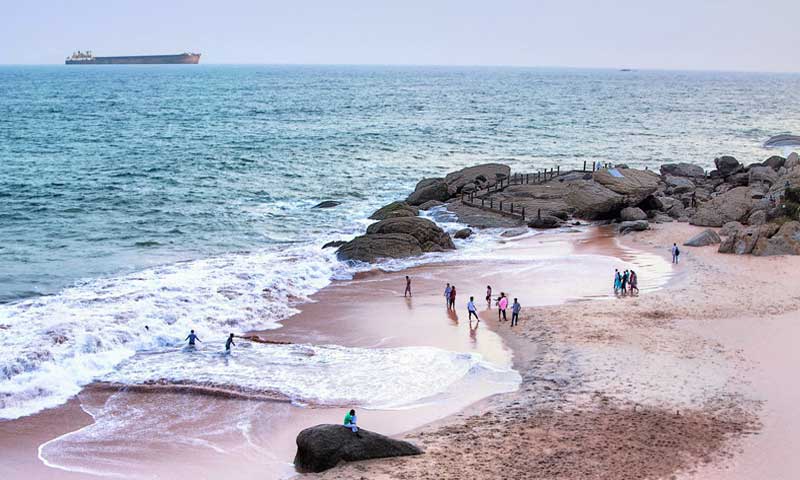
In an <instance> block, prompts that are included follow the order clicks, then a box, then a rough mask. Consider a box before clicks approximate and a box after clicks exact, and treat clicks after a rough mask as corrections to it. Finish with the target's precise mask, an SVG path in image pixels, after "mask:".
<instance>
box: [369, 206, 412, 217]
mask: <svg viewBox="0 0 800 480" xmlns="http://www.w3.org/2000/svg"><path fill="white" fill-rule="evenodd" d="M417 215H419V209H418V208H417V207H413V206H411V205H409V204H407V203H406V202H392V203H390V204H388V205H386V206H383V207H381V208H379V209H378V210H376V211H375V212H374V213H373V214H372V215H370V216H369V218H370V220H385V219H387V218H395V217H416V216H417Z"/></svg>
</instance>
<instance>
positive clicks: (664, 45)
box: [0, 0, 800, 72]
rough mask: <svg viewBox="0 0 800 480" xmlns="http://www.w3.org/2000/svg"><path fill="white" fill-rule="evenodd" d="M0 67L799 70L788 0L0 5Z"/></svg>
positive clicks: (36, 0)
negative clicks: (165, 60) (138, 59)
mask: <svg viewBox="0 0 800 480" xmlns="http://www.w3.org/2000/svg"><path fill="white" fill-rule="evenodd" d="M0 25H2V27H0V64H55V63H63V61H64V58H65V57H66V56H67V55H69V54H70V53H72V52H73V51H75V50H79V49H80V50H93V51H94V53H95V55H98V56H101V55H128V54H164V53H180V52H184V51H193V52H201V53H202V55H203V56H202V60H201V63H266V64H276V63H277V64H381V65H386V64H391V65H514V66H544V67H550V66H562V67H587V68H639V69H680V70H683V69H689V70H740V71H783V72H787V71H788V72H800V55H798V54H797V47H798V46H799V45H800V0H761V1H757V0H750V1H745V0H658V1H652V0H639V1H631V0H621V1H607V0H554V1H550V0H545V1H537V0H528V1H522V0H513V1H512V0H484V1H474V0H461V1H450V0H443V1H437V0H427V1H425V0H402V1H380V0H370V1H365V0H328V1H323V0H305V1H304V0H293V1H290V0H285V1H272V0H260V1H259V0H224V1H221V0H193V1H191V2H181V1H170V0H160V1H153V0H137V1H129V0H103V1H99V0H76V1H55V0H31V1H23V0H0Z"/></svg>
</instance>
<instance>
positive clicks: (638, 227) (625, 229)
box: [617, 220, 650, 234]
mask: <svg viewBox="0 0 800 480" xmlns="http://www.w3.org/2000/svg"><path fill="white" fill-rule="evenodd" d="M648 228H650V224H649V223H648V222H647V220H635V221H632V222H621V223H620V224H619V225H617V230H619V233H622V234H625V233H629V232H641V231H643V230H647V229H648Z"/></svg>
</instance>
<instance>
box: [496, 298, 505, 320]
mask: <svg viewBox="0 0 800 480" xmlns="http://www.w3.org/2000/svg"><path fill="white" fill-rule="evenodd" d="M497 308H499V310H498V311H497V321H498V322H499V321H500V317H501V316H502V317H503V320H508V318H507V317H506V308H508V297H506V294H505V293H503V292H500V299H499V300H498V301H497Z"/></svg>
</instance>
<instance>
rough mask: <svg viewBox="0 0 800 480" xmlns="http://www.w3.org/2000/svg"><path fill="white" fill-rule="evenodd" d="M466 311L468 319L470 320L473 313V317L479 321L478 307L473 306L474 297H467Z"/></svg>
mask: <svg viewBox="0 0 800 480" xmlns="http://www.w3.org/2000/svg"><path fill="white" fill-rule="evenodd" d="M467 311H468V312H469V320H470V321H472V316H473V315H475V318H476V319H477V320H479V321H480V318H478V309H477V308H475V297H469V302H467Z"/></svg>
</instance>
